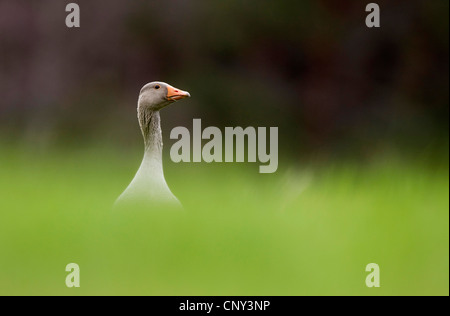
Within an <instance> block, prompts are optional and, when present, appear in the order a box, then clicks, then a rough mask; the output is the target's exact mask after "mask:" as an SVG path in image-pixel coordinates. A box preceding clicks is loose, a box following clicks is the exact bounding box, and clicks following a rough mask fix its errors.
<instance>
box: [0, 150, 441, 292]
mask: <svg viewBox="0 0 450 316" xmlns="http://www.w3.org/2000/svg"><path fill="white" fill-rule="evenodd" d="M140 155H141V153H140V152H139V151H136V152H131V153H128V152H123V151H118V150H112V149H108V148H104V149H92V148H81V149H78V150H74V149H65V150H52V151H43V152H42V151H41V152H39V151H31V150H29V149H20V148H18V147H16V146H12V147H11V146H6V145H4V146H2V147H1V152H0V295H448V294H449V172H448V161H447V163H442V164H441V165H440V166H436V165H431V164H430V165H428V164H426V163H420V162H412V161H411V162H409V161H404V160H401V159H394V158H393V159H386V158H385V159H379V160H374V161H373V162H371V163H367V164H356V163H348V162H347V163H345V162H342V163H338V162H335V163H333V164H326V163H323V164H314V163H294V162H292V161H291V162H284V161H280V166H279V170H278V172H277V173H275V174H266V175H262V174H259V173H258V164H225V163H222V164H219V163H216V164H210V165H208V164H203V163H202V164H198V163H197V164H196V163H181V164H174V163H172V162H171V161H170V160H169V159H168V157H165V160H164V168H165V173H166V179H167V182H168V184H169V186H170V187H171V189H172V191H173V192H174V194H175V195H176V196H177V197H178V198H179V199H180V201H181V202H182V203H183V205H184V207H185V212H180V213H167V214H166V213H164V212H151V211H149V212H148V214H139V215H136V216H124V217H123V219H122V220H121V219H120V218H119V220H117V218H116V219H115V220H111V205H112V203H113V202H114V200H115V198H116V197H117V196H118V195H119V194H120V193H121V192H122V190H123V189H124V188H125V187H126V186H127V185H128V183H129V181H130V180H131V179H132V177H133V175H134V173H135V171H136V170H137V168H138V166H139V163H140V158H141V156H140ZM130 212H132V211H131V210H130ZM127 215H129V214H127ZM72 262H74V263H77V264H78V265H79V266H80V271H81V273H80V275H81V287H80V288H67V287H66V285H65V278H66V275H67V274H68V272H66V271H65V267H66V265H67V264H68V263H72ZM369 263H377V264H378V265H379V266H380V275H381V287H380V288H367V287H366V285H365V279H366V276H367V274H368V272H366V271H365V267H366V265H367V264H369Z"/></svg>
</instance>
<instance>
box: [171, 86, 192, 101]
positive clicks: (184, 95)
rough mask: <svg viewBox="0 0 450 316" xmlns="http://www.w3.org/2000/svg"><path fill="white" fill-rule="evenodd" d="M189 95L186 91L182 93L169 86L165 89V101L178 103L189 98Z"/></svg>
mask: <svg viewBox="0 0 450 316" xmlns="http://www.w3.org/2000/svg"><path fill="white" fill-rule="evenodd" d="M190 96H191V95H190V94H189V92H187V91H183V90H180V89H177V88H174V87H171V86H168V87H167V96H166V98H167V100H169V101H178V100H181V99H184V98H189V97H190Z"/></svg>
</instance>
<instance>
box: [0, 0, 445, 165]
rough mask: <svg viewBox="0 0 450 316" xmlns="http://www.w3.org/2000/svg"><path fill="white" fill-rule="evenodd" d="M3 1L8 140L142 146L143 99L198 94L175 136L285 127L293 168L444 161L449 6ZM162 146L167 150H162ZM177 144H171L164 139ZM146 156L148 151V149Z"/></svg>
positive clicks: (283, 138) (326, 1) (0, 133)
mask: <svg viewBox="0 0 450 316" xmlns="http://www.w3.org/2000/svg"><path fill="white" fill-rule="evenodd" d="M70 2H72V1H60V0H40V1H29V0H0V91H1V98H0V139H6V140H13V141H19V142H21V143H24V144H27V145H29V146H36V147H39V148H47V147H48V146H53V145H58V144H60V145H61V144H63V145H64V144H70V145H71V146H72V145H73V146H82V145H83V144H98V145H100V144H110V145H113V146H118V147H120V148H130V147H133V148H135V147H138V146H142V140H141V138H140V136H138V135H139V130H138V125H137V120H136V113H135V110H136V102H137V95H138V93H139V90H140V88H141V87H142V86H143V85H144V84H145V83H147V82H149V81H154V80H162V81H166V82H168V83H170V84H172V85H174V86H176V87H178V88H181V89H184V90H188V91H189V92H191V94H192V96H193V97H192V98H191V99H190V100H189V101H185V102H183V103H179V104H176V105H174V106H172V107H169V108H167V109H165V110H164V112H163V113H162V120H163V121H162V123H163V130H164V137H165V139H168V137H169V132H170V129H171V128H172V127H174V126H178V125H183V126H186V127H188V128H191V126H192V119H193V118H201V119H202V123H203V126H204V127H206V126H208V125H215V126H218V127H221V128H223V127H225V126H249V125H251V126H278V127H279V133H280V146H281V148H280V150H281V151H284V152H290V153H292V154H293V157H300V156H302V155H304V156H307V155H310V154H314V155H318V154H319V155H321V156H324V157H335V156H340V155H343V156H346V155H349V156H355V157H363V158H364V157H369V158H370V157H374V156H377V155H379V154H384V153H386V152H388V153H394V154H395V153H400V152H401V153H406V154H407V155H409V156H411V157H413V156H416V155H424V156H433V155H436V154H438V155H441V154H442V153H444V154H448V122H449V120H448V114H449V113H448V112H449V111H448V109H449V104H448V100H449V94H448V87H449V73H448V71H449V62H448V39H449V25H448V21H449V3H448V1H425V0H424V1H412V0H403V1H400V0H398V1H395V0H394V1H376V2H377V3H378V4H379V5H380V7H381V28H379V29H369V28H367V27H366V25H365V19H366V16H367V14H368V13H367V12H365V6H366V5H367V4H368V3H369V2H370V1H356V0H354V1H348V0H341V1H331V0H321V1H312V0H311V1H280V0H277V1H263V0H258V1H256V0H247V1H237V0H228V1H206V0H191V1H182V0H170V1H144V0H135V1H121V0H108V1H106V0H89V1H87V0H82V1H81V0H78V1H73V2H75V3H78V4H79V5H80V8H81V28H71V29H69V28H67V27H66V26H65V18H66V15H67V14H68V13H66V12H65V6H66V5H67V4H68V3H70ZM166 144H167V142H166ZM169 144H170V142H169ZM139 148H141V147H139Z"/></svg>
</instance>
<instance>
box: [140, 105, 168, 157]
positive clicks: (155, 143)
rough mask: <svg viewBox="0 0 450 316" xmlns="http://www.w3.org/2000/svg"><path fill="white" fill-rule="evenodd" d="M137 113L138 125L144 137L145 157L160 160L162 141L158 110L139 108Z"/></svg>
mask: <svg viewBox="0 0 450 316" xmlns="http://www.w3.org/2000/svg"><path fill="white" fill-rule="evenodd" d="M138 113H139V115H138V119H139V125H140V127H141V132H142V136H143V137H144V145H145V157H146V158H148V159H150V158H153V159H157V160H159V161H161V159H162V147H163V142H162V132H161V118H160V114H159V111H152V110H150V109H140V110H139V112H138Z"/></svg>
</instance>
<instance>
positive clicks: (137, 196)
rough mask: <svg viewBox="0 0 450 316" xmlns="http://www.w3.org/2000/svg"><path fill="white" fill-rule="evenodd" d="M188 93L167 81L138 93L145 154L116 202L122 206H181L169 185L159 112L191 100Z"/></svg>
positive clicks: (149, 86) (152, 84) (149, 84)
mask: <svg viewBox="0 0 450 316" xmlns="http://www.w3.org/2000/svg"><path fill="white" fill-rule="evenodd" d="M188 97H190V94H189V93H188V92H186V91H182V90H180V89H177V88H174V87H172V86H171V85H168V84H167V83H164V82H151V83H148V84H146V85H145V86H143V87H142V89H141V92H140V93H139V100H138V107H137V114H138V115H137V116H138V120H139V126H140V128H141V131H142V135H143V137H144V145H145V152H144V158H143V159H142V163H141V166H140V167H139V169H138V171H137V173H136V175H135V176H134V178H133V180H132V181H131V183H130V184H129V185H128V187H127V188H126V189H125V191H124V192H123V193H122V194H121V195H120V196H119V198H118V199H117V200H116V202H115V204H114V206H115V208H117V207H121V206H129V205H136V204H138V205H139V206H142V205H144V206H155V207H157V206H162V205H169V206H181V204H180V202H179V201H178V199H177V198H176V197H175V196H174V195H173V193H172V192H171V191H170V189H169V186H168V185H167V183H166V180H165V178H164V173H163V166H162V148H163V142H162V133H161V118H160V115H159V111H160V110H161V109H162V108H164V107H166V106H167V105H169V104H171V103H173V102H176V101H178V100H181V99H184V98H188Z"/></svg>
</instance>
